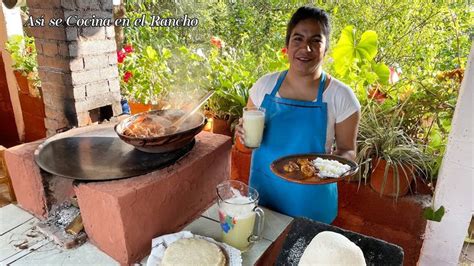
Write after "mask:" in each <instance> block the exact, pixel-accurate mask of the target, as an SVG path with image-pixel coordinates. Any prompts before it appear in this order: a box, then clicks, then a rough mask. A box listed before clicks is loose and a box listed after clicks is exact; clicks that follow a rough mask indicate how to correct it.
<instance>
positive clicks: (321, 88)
mask: <svg viewBox="0 0 474 266" xmlns="http://www.w3.org/2000/svg"><path fill="white" fill-rule="evenodd" d="M325 84H326V73H325V72H324V71H322V72H321V80H320V81H319V88H318V99H317V102H318V103H322V102H323V92H324V87H325V86H324V85H325Z"/></svg>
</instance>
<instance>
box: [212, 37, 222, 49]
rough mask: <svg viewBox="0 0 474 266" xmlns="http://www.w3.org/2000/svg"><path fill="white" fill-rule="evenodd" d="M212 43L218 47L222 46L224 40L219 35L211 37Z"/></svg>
mask: <svg viewBox="0 0 474 266" xmlns="http://www.w3.org/2000/svg"><path fill="white" fill-rule="evenodd" d="M211 44H212V45H214V46H215V47H217V48H219V49H220V48H222V40H221V39H219V38H218V37H214V36H212V37H211Z"/></svg>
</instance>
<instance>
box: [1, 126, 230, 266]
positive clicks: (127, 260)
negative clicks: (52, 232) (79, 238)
mask: <svg viewBox="0 0 474 266" xmlns="http://www.w3.org/2000/svg"><path fill="white" fill-rule="evenodd" d="M111 126H113V124H111V123H109V124H100V125H91V126H87V127H82V128H75V129H71V130H69V131H67V132H64V133H61V134H57V135H56V136H55V138H56V137H74V136H77V135H79V134H84V133H87V132H91V131H95V130H97V129H99V128H104V127H111ZM41 143H42V141H36V142H31V143H26V144H23V145H19V146H16V147H13V148H10V149H8V150H6V152H5V159H6V162H7V165H8V168H9V169H10V174H11V177H12V183H13V187H14V189H15V191H16V193H17V199H18V205H19V206H20V207H22V208H23V209H25V210H27V211H29V212H31V213H33V214H34V215H35V216H37V217H39V218H42V219H44V218H45V216H46V215H47V213H48V211H49V207H50V206H51V205H52V204H53V203H54V204H58V203H60V202H61V201H62V200H65V199H67V198H69V197H70V196H71V195H72V194H75V195H76V196H77V200H78V203H79V207H80V209H81V215H82V219H83V223H84V227H85V230H86V233H87V234H88V236H89V239H90V240H91V242H93V243H94V244H95V245H96V246H97V247H98V248H99V249H101V250H102V251H104V252H105V253H107V254H108V255H110V256H111V257H113V258H114V259H116V260H117V261H118V262H120V263H122V264H131V263H134V262H137V261H139V260H140V259H141V258H143V257H145V256H146V255H147V254H149V252H150V249H151V240H152V239H153V237H156V236H159V235H162V234H166V233H172V232H176V231H179V230H181V228H183V227H184V226H186V225H187V224H188V223H190V222H191V221H193V220H194V219H195V218H197V217H198V216H199V215H200V214H201V213H202V212H203V211H204V210H206V209H207V208H208V207H209V206H211V205H212V204H213V203H214V201H215V199H216V192H215V187H216V185H217V184H219V183H220V182H222V181H224V180H227V179H229V177H230V150H231V147H232V142H231V139H230V137H228V136H224V135H219V134H212V133H208V132H201V133H199V134H198V135H197V136H196V144H195V145H194V147H193V149H192V150H191V151H190V152H189V153H188V154H187V155H185V156H184V157H182V158H181V159H180V160H179V161H177V162H176V163H175V164H173V165H171V166H168V167H166V168H163V169H161V170H155V171H152V172H150V173H148V174H144V175H140V176H136V177H131V178H127V179H121V180H113V181H103V182H89V183H84V182H74V183H73V182H72V181H71V180H69V179H64V178H61V177H59V176H54V175H51V174H48V173H46V172H44V171H42V170H40V169H39V167H38V166H37V165H36V163H35V161H34V152H35V150H36V149H37V148H38V146H39V145H40V144H41Z"/></svg>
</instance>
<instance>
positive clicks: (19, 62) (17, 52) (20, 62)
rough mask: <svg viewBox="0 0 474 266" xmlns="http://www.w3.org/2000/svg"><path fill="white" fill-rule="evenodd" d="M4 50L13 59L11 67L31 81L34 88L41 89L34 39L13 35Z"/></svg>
mask: <svg viewBox="0 0 474 266" xmlns="http://www.w3.org/2000/svg"><path fill="white" fill-rule="evenodd" d="M5 50H6V51H7V52H8V53H9V54H10V55H11V57H12V59H13V65H12V67H13V68H14V69H15V70H16V71H18V72H20V73H21V74H22V75H23V76H25V77H27V78H28V80H30V81H32V82H33V85H34V87H36V88H39V87H41V81H40V79H39V75H38V61H37V60H36V57H37V54H36V46H35V39H34V38H33V37H28V36H22V35H13V36H11V37H10V38H9V40H8V42H7V43H6V47H5Z"/></svg>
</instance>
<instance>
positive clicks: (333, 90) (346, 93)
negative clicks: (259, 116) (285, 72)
mask: <svg viewBox="0 0 474 266" xmlns="http://www.w3.org/2000/svg"><path fill="white" fill-rule="evenodd" d="M279 74H280V72H275V73H271V74H267V75H265V76H263V77H261V78H260V79H258V80H257V82H255V84H254V85H253V86H252V88H251V89H250V99H251V100H252V102H253V103H254V104H255V105H256V106H260V105H261V104H262V102H263V98H264V97H265V95H266V94H271V93H272V90H273V88H274V87H275V84H276V83H277V80H278V76H279ZM276 96H277V97H280V95H279V93H277V94H276ZM316 100H317V99H315V101H316ZM323 102H325V103H327V106H328V124H327V132H326V152H327V153H329V152H331V148H332V144H333V143H334V127H335V125H336V123H340V122H342V121H344V120H345V119H346V118H348V117H349V116H351V115H352V114H353V113H355V112H357V111H359V110H360V103H359V101H358V100H357V97H356V96H355V94H354V92H353V91H352V90H351V89H350V88H349V87H348V86H347V85H345V84H344V83H342V82H341V81H339V80H337V79H336V78H334V77H331V81H330V83H329V86H328V87H327V88H326V90H325V91H324V92H323Z"/></svg>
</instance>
